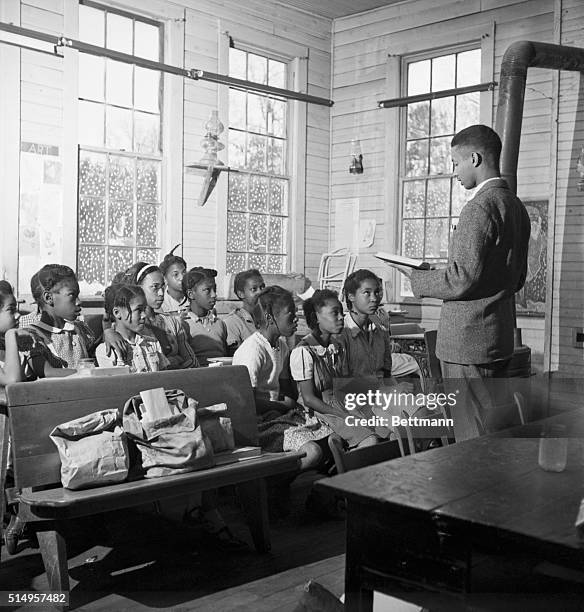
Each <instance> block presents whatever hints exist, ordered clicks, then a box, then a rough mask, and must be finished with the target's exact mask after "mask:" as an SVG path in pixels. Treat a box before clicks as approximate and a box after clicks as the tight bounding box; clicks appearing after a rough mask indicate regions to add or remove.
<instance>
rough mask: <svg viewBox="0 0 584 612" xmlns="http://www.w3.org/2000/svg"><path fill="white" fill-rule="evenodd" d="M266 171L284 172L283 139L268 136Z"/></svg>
mask: <svg viewBox="0 0 584 612" xmlns="http://www.w3.org/2000/svg"><path fill="white" fill-rule="evenodd" d="M268 141H269V146H268V172H273V173H274V174H284V141H283V140H280V139H278V138H268Z"/></svg>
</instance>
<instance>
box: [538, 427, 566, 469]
mask: <svg viewBox="0 0 584 612" xmlns="http://www.w3.org/2000/svg"><path fill="white" fill-rule="evenodd" d="M567 459H568V438H567V437H566V426H565V425H561V424H554V425H551V426H550V427H549V428H548V429H547V431H545V432H543V433H542V434H541V438H540V440H539V458H538V463H539V467H541V468H542V469H544V470H546V472H563V471H564V470H565V469H566V462H567Z"/></svg>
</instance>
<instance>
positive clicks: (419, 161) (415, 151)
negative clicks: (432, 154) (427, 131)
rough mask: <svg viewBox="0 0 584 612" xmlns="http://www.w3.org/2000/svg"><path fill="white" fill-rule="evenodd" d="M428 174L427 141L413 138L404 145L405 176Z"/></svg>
mask: <svg viewBox="0 0 584 612" xmlns="http://www.w3.org/2000/svg"><path fill="white" fill-rule="evenodd" d="M425 174H428V141H427V140H415V141H412V142H408V143H407V145H406V176H422V175H425Z"/></svg>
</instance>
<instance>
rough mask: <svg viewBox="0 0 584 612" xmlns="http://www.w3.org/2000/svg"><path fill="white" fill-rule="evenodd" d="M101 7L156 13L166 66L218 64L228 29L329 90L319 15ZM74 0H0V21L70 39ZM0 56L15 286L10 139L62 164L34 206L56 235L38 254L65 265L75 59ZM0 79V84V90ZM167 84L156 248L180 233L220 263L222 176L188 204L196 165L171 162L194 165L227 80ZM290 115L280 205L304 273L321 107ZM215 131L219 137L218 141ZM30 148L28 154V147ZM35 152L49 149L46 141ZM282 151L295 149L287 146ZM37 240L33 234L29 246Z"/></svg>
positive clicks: (193, 251)
mask: <svg viewBox="0 0 584 612" xmlns="http://www.w3.org/2000/svg"><path fill="white" fill-rule="evenodd" d="M103 4H105V5H110V6H112V7H117V8H121V9H125V10H128V11H130V12H137V13H143V14H145V15H146V16H149V17H153V18H156V19H159V20H161V21H162V22H163V23H164V25H165V31H166V32H170V33H171V38H172V40H171V48H166V49H165V61H167V62H168V63H173V61H170V60H169V57H170V56H171V54H172V52H174V53H175V57H174V58H173V59H174V60H175V61H174V63H175V65H176V64H178V65H182V62H183V61H184V66H185V67H187V68H199V69H203V70H208V71H211V72H222V71H223V72H224V70H222V69H221V68H222V66H221V64H222V61H223V64H224V57H225V49H226V48H227V46H228V42H227V41H228V36H231V37H232V38H233V39H234V40H235V41H237V43H238V44H239V43H243V44H245V45H248V46H253V47H254V48H256V49H257V50H268V51H275V52H277V53H278V54H279V55H281V56H284V57H298V58H300V59H299V60H298V61H299V62H300V63H301V64H302V65H303V75H304V83H302V82H300V83H299V85H298V86H299V88H300V89H301V90H303V91H306V92H307V93H309V94H312V95H315V96H320V97H324V98H330V65H331V62H330V45H331V43H330V40H331V26H332V23H331V21H330V20H329V19H324V18H318V17H315V16H312V15H309V14H307V13H305V12H302V11H297V10H293V9H289V8H287V7H285V6H282V5H281V4H279V3H276V2H272V1H271V0H268V1H266V0H261V1H260V0H245V1H244V2H238V1H236V0H220V1H213V2H211V1H207V0H197V2H196V3H193V2H189V1H188V0H176V1H172V2H171V1H166V0H141V1H139V0H112V1H111V2H110V1H109V0H104V2H103ZM76 7H77V0H2V2H1V3H0V18H1V19H2V20H3V21H5V22H12V23H14V24H16V25H20V26H22V27H26V28H30V29H34V30H39V31H41V32H48V33H52V34H55V35H60V34H63V33H65V35H69V36H70V37H72V38H75V37H76V33H77V32H76V28H77V25H76V22H75V18H74V16H75V14H76ZM21 42H22V40H21ZM177 49H178V50H179V51H180V54H181V55H180V56H178V57H176V52H177ZM222 53H223V60H222V58H221V54H222ZM0 54H1V55H0V59H2V66H1V67H0V70H1V71H2V72H1V73H0V74H1V75H2V79H3V88H2V89H3V92H2V94H0V105H1V106H0V108H1V109H2V110H4V109H6V111H7V112H9V113H10V119H3V120H2V121H3V123H2V125H3V127H4V124H5V123H7V124H9V127H10V133H7V137H8V139H7V141H6V142H5V143H4V144H3V146H2V147H0V149H1V152H0V154H1V155H2V158H1V161H2V171H1V172H2V175H1V178H2V179H5V180H3V185H5V186H6V188H7V191H6V192H5V193H7V194H8V197H7V198H4V201H3V208H4V209H6V210H7V211H8V210H9V211H11V215H9V219H8V220H7V224H5V226H4V230H3V234H4V236H5V237H6V239H5V240H3V244H2V247H1V248H0V250H1V251H2V252H1V254H0V258H1V259H0V267H1V268H2V273H3V274H4V275H5V276H6V277H7V278H10V279H11V280H12V281H13V282H14V281H15V279H16V277H17V275H18V273H19V262H20V267H21V269H20V272H21V274H20V276H21V282H20V286H21V289H22V290H24V289H25V288H26V285H27V283H28V278H27V277H28V276H29V274H28V271H27V266H26V254H27V252H28V251H29V250H30V245H28V244H26V241H25V240H21V245H20V246H21V252H20V254H19V253H18V251H17V249H18V245H17V241H15V239H14V236H16V235H18V211H19V209H20V214H23V208H26V206H27V202H26V201H24V202H23V197H22V196H19V177H21V176H23V174H22V173H23V172H24V170H23V168H22V167H21V166H22V164H23V163H24V162H23V161H22V160H21V159H20V153H19V151H20V149H21V143H34V144H35V145H39V144H40V145H50V146H51V147H53V149H52V153H53V154H55V151H56V152H57V154H56V155H54V158H55V159H56V160H58V161H59V162H61V163H62V168H63V177H62V191H61V192H60V193H58V192H56V190H53V193H50V194H48V195H47V193H44V192H43V195H42V197H43V198H47V197H49V198H52V200H51V204H50V206H47V207H46V208H45V212H44V213H42V214H45V215H47V216H48V217H49V219H48V221H49V223H48V224H47V227H48V226H49V225H51V224H52V226H53V229H54V231H53V236H52V237H53V238H55V237H57V234H58V239H59V240H61V242H59V243H58V244H56V245H55V244H53V246H52V247H51V248H52V250H50V251H47V252H46V253H45V254H46V256H47V257H49V258H50V259H53V260H54V259H58V260H60V261H64V262H66V263H68V264H70V265H73V266H75V263H76V230H77V227H76V214H77V213H76V210H77V175H76V155H77V154H76V147H77V141H76V139H75V138H76V129H77V128H76V122H77V116H76V108H75V105H76V93H75V87H76V84H75V79H74V78H73V76H72V75H73V73H74V72H75V70H76V62H75V59H74V57H73V58H71V56H75V53H74V52H73V53H71V52H65V59H62V58H59V57H54V56H52V55H49V54H40V53H37V52H33V51H27V50H21V49H17V48H15V47H7V46H5V45H0ZM177 81H180V83H178V84H177ZM4 84H8V85H9V87H11V89H10V91H9V92H8V91H7V89H5V88H4ZM169 84H172V88H174V90H175V92H176V91H178V92H179V95H178V97H179V98H180V100H177V99H176V97H177V96H175V99H174V100H173V106H172V107H168V106H167V107H166V110H167V113H168V112H172V113H173V117H172V120H173V121H174V123H175V124H176V122H177V114H178V120H179V122H180V124H181V129H180V131H178V132H177V131H176V130H175V132H174V135H175V136H174V137H173V139H172V140H171V142H167V143H166V144H167V145H168V148H167V150H168V151H171V153H172V164H171V165H172V166H173V168H174V170H173V172H172V175H167V176H166V177H165V178H166V183H167V184H166V187H165V196H166V201H165V205H166V207H167V211H166V215H165V218H164V219H163V227H164V229H163V245H162V246H163V248H166V249H168V248H170V247H172V246H174V244H176V243H177V242H182V243H183V249H184V250H183V255H184V257H185V258H186V260H187V262H188V263H189V264H191V265H203V266H213V267H218V268H221V264H222V261H223V257H224V243H225V235H226V229H225V223H226V220H225V201H226V197H227V187H226V186H227V177H226V176H225V175H222V176H221V177H220V179H219V181H218V184H217V187H216V189H215V191H214V192H213V194H212V195H211V197H210V198H209V200H208V202H207V204H206V205H205V206H203V207H199V206H198V201H199V193H200V191H201V185H202V182H203V176H202V173H200V172H199V173H191V172H186V171H183V165H184V164H188V163H190V162H196V161H198V160H199V159H200V158H201V157H202V156H203V151H202V148H201V144H200V141H201V139H202V137H203V124H204V123H205V121H206V120H207V119H208V118H209V114H210V111H211V110H215V109H217V108H219V109H220V112H221V109H222V108H223V110H224V111H225V112H226V107H225V104H224V100H225V97H226V93H225V92H226V89H227V88H226V87H225V86H218V85H215V84H213V83H208V82H205V81H193V80H186V79H185V80H183V79H181V78H180V77H170V79H169V77H168V76H167V77H165V88H166V87H167V85H169ZM165 95H167V94H166V93H165ZM165 100H166V99H165ZM222 105H223V106H222ZM295 112H296V114H297V115H299V116H300V123H299V126H300V133H301V135H302V137H303V138H305V139H306V141H307V144H308V149H307V150H308V153H306V154H305V155H302V156H300V159H298V160H297V161H296V163H297V164H298V165H299V166H300V167H301V168H303V167H305V168H306V173H305V176H306V179H305V181H303V182H302V184H301V185H300V186H299V189H297V191H296V192H295V193H294V195H293V197H294V198H295V201H294V202H291V208H292V211H293V212H292V218H291V225H292V226H293V228H291V231H290V234H291V241H294V245H293V246H291V251H290V252H291V253H292V257H291V260H292V259H293V261H291V268H292V270H293V271H296V272H304V273H305V274H306V275H307V276H309V277H310V278H312V279H313V280H316V273H317V269H318V264H319V260H320V254H321V253H322V252H324V251H326V250H327V247H328V236H327V232H326V231H325V228H326V227H328V191H329V147H330V142H329V136H330V129H329V123H330V110H329V108H328V107H319V106H315V105H308V104H305V103H296V111H295ZM3 115H4V113H3ZM183 119H184V123H183ZM224 137H225V134H224V135H223V140H224ZM26 146H28V145H26ZM27 150H28V149H27ZM34 150H35V151H37V150H38V147H37V148H35V149H34ZM46 152H47V154H49V153H51V151H49V150H47V151H46ZM293 153H294V154H295V155H296V156H297V157H298V153H297V152H296V151H293ZM223 154H225V152H223ZM47 159H48V158H47ZM223 159H225V157H224V158H223ZM27 198H28V199H30V198H29V196H28V195H27V196H26V197H25V198H24V200H27ZM45 242H47V241H45ZM42 243H43V236H41V250H42V248H43V246H42ZM35 248H36V247H35ZM19 255H20V257H19ZM23 258H24V259H23ZM36 261H38V259H37V260H35V262H36ZM45 261H46V260H45ZM23 262H24V263H23ZM43 263H44V262H43ZM31 265H32V264H31ZM35 265H36V263H35Z"/></svg>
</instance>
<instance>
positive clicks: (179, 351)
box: [124, 261, 199, 370]
mask: <svg viewBox="0 0 584 612" xmlns="http://www.w3.org/2000/svg"><path fill="white" fill-rule="evenodd" d="M124 282H125V283H129V284H132V285H139V286H140V287H142V290H143V291H144V295H145V296H146V321H145V323H144V330H145V333H146V334H148V335H150V336H153V337H154V338H156V339H157V340H158V342H159V343H160V346H161V347H162V352H163V353H164V356H165V357H166V358H167V359H168V362H169V365H168V367H167V369H169V370H183V369H186V368H197V367H199V362H198V360H197V357H196V355H195V352H194V351H193V349H192V347H191V345H190V337H189V334H188V331H187V329H185V326H184V325H183V324H182V321H181V320H180V318H179V317H178V316H177V315H176V314H171V313H167V312H159V309H160V307H161V304H162V303H163V299H164V277H163V275H162V272H161V270H160V268H158V266H155V265H152V264H146V263H144V262H142V261H140V262H138V263H136V264H134V265H133V266H131V267H130V268H128V269H127V270H126V274H125V276H124Z"/></svg>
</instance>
